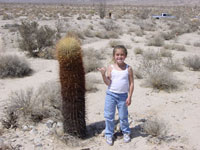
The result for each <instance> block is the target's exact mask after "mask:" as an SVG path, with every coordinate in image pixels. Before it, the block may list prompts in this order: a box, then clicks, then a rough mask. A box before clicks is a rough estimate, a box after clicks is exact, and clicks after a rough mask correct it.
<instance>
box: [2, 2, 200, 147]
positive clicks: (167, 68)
mask: <svg viewBox="0 0 200 150" xmlns="http://www.w3.org/2000/svg"><path fill="white" fill-rule="evenodd" d="M196 2H197V1H196ZM186 12H187V13H186ZM109 13H110V16H109ZM161 13H167V14H171V15H173V16H175V18H165V17H164V18H160V19H155V18H153V17H152V16H153V15H161ZM0 28H1V30H0V150H67V149H69V150H71V149H74V150H103V149H106V150H107V149H110V150H114V149H115V150H119V149H123V150H132V149H134V150H199V149H200V144H199V143H200V140H199V137H198V136H199V133H200V120H199V118H200V101H199V100H200V99H199V98H200V72H199V71H200V6H198V5H180V6H179V5H177V6H153V5H152V6H151V5H148V6H145V5H119V4H116V5H108V4H106V3H100V4H93V5H89V4H87V5H83V4H82V5H77V4H30V3H29V4H17V3H15V4H14V3H0ZM68 35H73V36H76V37H77V38H78V39H79V40H80V41H81V48H82V53H83V63H84V69H85V79H86V95H85V100H86V125H87V137H86V139H84V140H81V139H79V138H76V137H73V136H70V135H66V134H65V133H64V132H63V123H62V120H63V118H62V113H61V105H62V97H61V90H60V88H61V87H60V78H59V63H58V60H57V57H56V43H57V42H58V41H59V40H60V39H61V38H63V37H65V36H68ZM116 45H125V46H126V48H127V49H128V56H127V58H126V63H127V64H129V65H130V66H132V68H133V71H134V85H135V86H134V94H133V97H132V104H131V106H129V108H128V109H129V123H130V128H131V131H132V134H131V142H130V143H124V142H123V137H122V135H121V132H120V128H119V120H118V115H117V114H116V118H115V119H116V129H115V131H116V134H115V137H116V139H115V141H114V145H113V146H109V145H107V144H106V142H105V139H104V128H105V124H104V115H103V112H104V100H105V93H106V89H107V87H106V85H105V84H104V83H103V80H102V77H101V74H100V73H99V72H98V71H97V68H98V67H106V66H108V65H109V64H110V63H111V60H112V50H113V47H114V46H116Z"/></svg>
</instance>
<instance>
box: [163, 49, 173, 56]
mask: <svg viewBox="0 0 200 150" xmlns="http://www.w3.org/2000/svg"><path fill="white" fill-rule="evenodd" d="M160 55H161V56H162V57H172V52H171V51H169V50H167V49H161V50H160Z"/></svg>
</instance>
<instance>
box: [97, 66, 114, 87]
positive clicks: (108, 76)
mask: <svg viewBox="0 0 200 150" xmlns="http://www.w3.org/2000/svg"><path fill="white" fill-rule="evenodd" d="M97 69H98V70H99V71H100V72H101V75H102V78H103V81H104V83H105V84H106V85H107V86H109V85H110V83H111V80H110V75H111V68H110V67H108V68H107V69H106V68H105V67H102V68H97ZM106 71H107V75H106Z"/></svg>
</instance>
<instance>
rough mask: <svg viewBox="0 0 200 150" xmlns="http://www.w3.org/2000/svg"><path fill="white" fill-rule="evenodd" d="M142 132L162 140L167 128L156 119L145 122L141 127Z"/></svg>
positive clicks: (162, 122)
mask: <svg viewBox="0 0 200 150" xmlns="http://www.w3.org/2000/svg"><path fill="white" fill-rule="evenodd" d="M142 129H143V131H144V132H145V133H146V134H148V135H151V136H153V137H158V138H162V137H164V136H166V135H167V127H166V123H165V122H164V121H161V120H158V119H152V120H147V121H145V122H144V124H143V125H142Z"/></svg>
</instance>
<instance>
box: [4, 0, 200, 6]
mask: <svg viewBox="0 0 200 150" xmlns="http://www.w3.org/2000/svg"><path fill="white" fill-rule="evenodd" d="M101 2H106V3H107V4H122V5H123V4H132V5H167V6H168V5H199V6H200V0H123V1H121V0H57V1H55V0H0V3H50V4H51V3H54V4H55V3H58V4H61V3H63V4H65V3H70V4H96V3H101Z"/></svg>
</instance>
